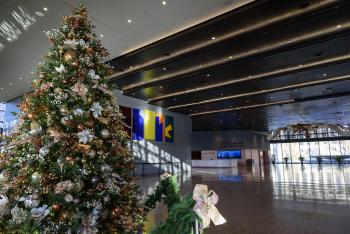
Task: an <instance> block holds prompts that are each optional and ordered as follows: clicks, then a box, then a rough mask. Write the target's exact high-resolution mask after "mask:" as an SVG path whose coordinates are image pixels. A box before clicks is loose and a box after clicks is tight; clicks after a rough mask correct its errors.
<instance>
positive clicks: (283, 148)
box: [282, 143, 290, 162]
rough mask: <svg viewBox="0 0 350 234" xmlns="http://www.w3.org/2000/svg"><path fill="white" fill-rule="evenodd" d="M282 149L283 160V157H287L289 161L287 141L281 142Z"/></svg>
mask: <svg viewBox="0 0 350 234" xmlns="http://www.w3.org/2000/svg"><path fill="white" fill-rule="evenodd" d="M282 151H283V160H284V158H286V157H287V158H289V160H288V162H290V147H289V143H282Z"/></svg>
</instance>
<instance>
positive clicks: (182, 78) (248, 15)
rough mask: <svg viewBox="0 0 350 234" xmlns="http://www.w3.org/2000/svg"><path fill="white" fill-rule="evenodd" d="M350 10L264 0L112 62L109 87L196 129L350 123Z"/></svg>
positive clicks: (336, 4)
mask: <svg viewBox="0 0 350 234" xmlns="http://www.w3.org/2000/svg"><path fill="white" fill-rule="evenodd" d="M348 12H350V2H349V1H258V2H256V3H254V4H249V5H247V6H245V7H242V8H239V9H237V10H234V11H232V12H228V13H226V14H224V15H222V16H219V17H216V18H214V19H213V20H209V21H207V22H205V23H203V24H200V25H198V26H195V27H193V28H190V29H188V30H185V31H183V32H180V33H177V34H175V35H173V36H170V37H169V38H165V39H163V40H161V41H158V42H156V43H153V44H151V45H149V46H146V47H144V48H141V49H139V50H136V51H134V52H131V53H129V54H126V55H124V56H121V57H119V58H116V59H114V60H113V61H111V63H112V65H114V66H115V67H116V74H115V75H114V80H113V81H112V82H113V83H114V84H116V85H118V86H119V87H120V89H121V90H123V91H124V93H125V94H127V95H130V96H133V97H136V98H140V99H143V100H148V101H149V102H150V103H152V104H155V105H158V106H162V107H165V108H169V107H170V109H171V110H172V111H177V112H179V113H183V114H186V115H190V116H192V118H193V119H194V120H195V121H193V130H195V131H200V130H218V129H220V130H226V129H254V130H261V131H266V130H272V129H275V128H278V127H281V126H284V125H286V124H289V123H291V124H295V123H298V122H315V121H316V122H331V123H339V124H348V123H350V116H349V115H348V114H339V113H343V112H342V110H343V108H349V107H350V105H348V101H346V100H347V98H348V96H349V94H350V82H349V81H345V80H344V81H339V80H335V78H334V77H338V78H339V77H341V78H342V79H344V77H345V78H346V79H348V76H350V15H349V14H348ZM311 13H312V14H311ZM288 16H289V17H288ZM293 16H297V17H293ZM252 25H255V26H252ZM214 36H215V40H212V39H211V37H214ZM164 53H169V54H170V55H165V54H164ZM130 66H131V67H132V68H129V67H130ZM119 69H122V70H123V71H118V70H119ZM338 78H337V79H338ZM324 81H327V83H325V82H324ZM310 82H314V83H310ZM315 82H317V83H315ZM305 84H307V87H306V86H305ZM292 85H294V86H292ZM209 86H213V87H209ZM295 87H296V88H295ZM237 95H240V97H237ZM242 96H243V97H242ZM228 97H230V98H228ZM206 100H207V101H206ZM208 100H213V101H208ZM203 101H204V102H205V103H203V104H202V102H203ZM281 103H282V104H281ZM179 105H184V106H183V107H181V106H180V107H179V108H175V107H174V106H179ZM208 112H209V113H208ZM210 112H215V113H210ZM199 113H202V114H201V115H199Z"/></svg>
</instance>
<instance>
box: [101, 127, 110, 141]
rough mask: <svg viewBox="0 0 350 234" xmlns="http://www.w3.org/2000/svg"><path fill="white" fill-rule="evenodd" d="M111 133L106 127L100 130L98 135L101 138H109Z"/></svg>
mask: <svg viewBox="0 0 350 234" xmlns="http://www.w3.org/2000/svg"><path fill="white" fill-rule="evenodd" d="M110 135H111V134H110V133H109V130H108V129H105V128H104V129H102V130H101V131H100V136H101V137H102V138H103V139H108V138H109V136H110Z"/></svg>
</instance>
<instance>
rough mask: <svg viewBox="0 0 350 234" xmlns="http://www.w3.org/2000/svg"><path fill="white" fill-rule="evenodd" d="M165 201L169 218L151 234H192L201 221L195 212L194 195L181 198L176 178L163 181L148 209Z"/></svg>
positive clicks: (149, 202) (148, 203)
mask: <svg viewBox="0 0 350 234" xmlns="http://www.w3.org/2000/svg"><path fill="white" fill-rule="evenodd" d="M161 201H163V202H164V203H165V204H166V205H167V207H168V218H167V219H166V220H165V222H163V223H161V224H160V225H159V226H157V227H156V228H155V229H153V230H152V231H151V234H179V233H181V234H191V233H193V224H194V223H195V222H196V220H199V218H198V216H197V215H196V213H195V212H194V211H193V207H194V205H195V203H196V202H195V201H194V200H193V199H192V194H189V195H187V196H184V197H181V196H180V194H179V187H178V185H177V182H176V177H175V176H169V177H168V178H166V179H164V180H161V181H160V183H159V185H158V186H157V187H156V190H155V192H154V194H152V195H149V196H148V199H147V201H146V203H145V205H146V207H148V208H150V209H154V208H155V206H156V204H157V203H158V202H161Z"/></svg>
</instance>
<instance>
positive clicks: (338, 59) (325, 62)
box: [123, 53, 350, 102]
mask: <svg viewBox="0 0 350 234" xmlns="http://www.w3.org/2000/svg"><path fill="white" fill-rule="evenodd" d="M349 59H350V53H346V54H341V55H336V56H333V57H328V58H321V59H316V60H313V61H311V62H308V63H306V64H304V65H303V67H302V68H301V67H299V66H298V65H295V64H293V65H289V66H287V67H281V68H277V69H275V70H270V71H267V72H263V73H257V74H254V75H253V76H252V77H248V76H241V77H235V78H232V79H230V80H228V81H224V82H216V83H215V84H208V85H204V86H201V87H196V88H193V89H187V90H188V93H192V92H199V91H204V90H209V89H217V88H219V87H224V86H227V85H233V84H237V83H241V82H246V81H250V80H252V79H262V78H270V77H271V78H273V77H277V76H279V75H282V74H286V73H292V72H299V71H300V69H307V68H309V69H311V68H312V69H313V68H318V67H320V66H322V67H325V66H329V65H330V64H335V63H344V62H346V61H349ZM230 61H232V60H230ZM226 62H227V59H226ZM207 68H208V67H207V66H203V69H206V70H207V71H209V69H207ZM127 71H128V72H131V71H130V70H127ZM191 72H195V71H194V70H191ZM185 73H187V70H186V71H185V72H184V73H181V74H180V75H179V74H176V73H173V74H168V75H167V76H162V77H158V78H155V79H152V80H150V81H145V82H139V83H138V86H137V87H136V88H135V87H131V86H130V85H129V86H126V87H125V88H123V91H124V92H125V93H131V92H132V91H135V90H138V89H141V88H144V87H148V86H152V85H153V84H154V83H158V84H159V83H162V82H164V81H168V80H172V79H173V78H174V77H175V76H182V75H185ZM321 74H322V73H321ZM183 92H184V91H183V90H181V91H177V92H173V93H168V94H166V95H161V96H157V97H155V98H150V99H149V100H148V101H149V102H153V101H156V100H157V101H158V100H161V99H163V100H164V99H168V98H172V97H174V96H181V95H182V94H183Z"/></svg>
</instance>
